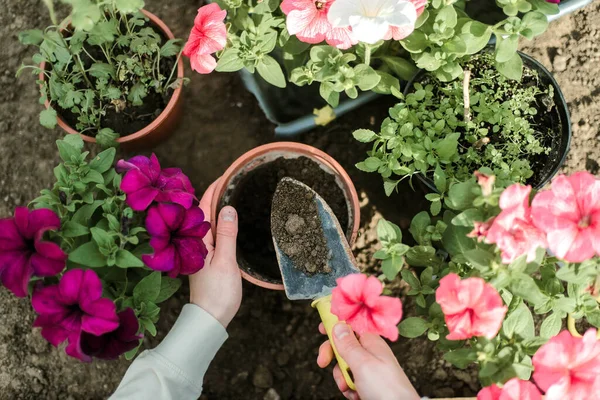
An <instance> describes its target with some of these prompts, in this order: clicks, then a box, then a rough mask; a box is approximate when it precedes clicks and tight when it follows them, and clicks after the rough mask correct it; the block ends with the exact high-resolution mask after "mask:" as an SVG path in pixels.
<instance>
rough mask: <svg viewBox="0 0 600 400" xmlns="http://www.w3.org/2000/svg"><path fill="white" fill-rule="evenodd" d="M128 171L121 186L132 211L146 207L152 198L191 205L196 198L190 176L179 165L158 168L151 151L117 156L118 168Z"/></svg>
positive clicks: (120, 171)
mask: <svg viewBox="0 0 600 400" xmlns="http://www.w3.org/2000/svg"><path fill="white" fill-rule="evenodd" d="M125 171H126V172H127V173H126V174H125V176H124V177H123V181H122V182H121V190H122V191H123V192H124V193H125V194H126V195H127V204H128V205H129V206H130V207H131V208H133V209H134V210H135V211H144V210H146V209H147V208H148V207H149V206H150V204H152V202H153V201H155V202H157V203H177V204H180V205H182V206H183V207H185V208H190V207H191V206H192V204H193V203H194V200H196V197H195V196H194V188H193V187H192V183H191V182H190V180H189V178H188V177H187V176H185V175H184V174H183V172H181V170H180V169H179V168H165V169H161V168H160V164H159V162H158V159H157V158H156V156H155V155H154V154H152V156H150V158H148V157H144V156H135V157H133V158H132V159H130V160H129V161H124V160H120V161H119V162H118V163H117V172H119V173H122V172H125Z"/></svg>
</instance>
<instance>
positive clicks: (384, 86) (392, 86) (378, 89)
mask: <svg viewBox="0 0 600 400" xmlns="http://www.w3.org/2000/svg"><path fill="white" fill-rule="evenodd" d="M376 72H377V75H379V76H380V78H381V80H380V81H379V83H378V84H377V86H375V87H374V88H373V89H371V90H372V91H373V92H375V93H379V94H392V90H394V91H397V92H399V91H400V81H399V80H398V78H395V77H393V76H392V75H390V74H388V73H386V72H382V71H376Z"/></svg>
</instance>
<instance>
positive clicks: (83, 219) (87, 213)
mask: <svg viewBox="0 0 600 400" xmlns="http://www.w3.org/2000/svg"><path fill="white" fill-rule="evenodd" d="M102 204H104V200H95V201H94V202H93V203H92V204H86V205H84V206H81V207H80V208H79V210H77V211H76V212H75V214H73V218H71V221H74V222H77V223H79V224H82V225H83V224H87V223H88V222H89V219H90V218H92V215H93V214H94V212H95V211H96V210H97V209H98V207H100V206H101V205H102Z"/></svg>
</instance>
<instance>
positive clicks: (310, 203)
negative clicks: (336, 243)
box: [271, 180, 331, 275]
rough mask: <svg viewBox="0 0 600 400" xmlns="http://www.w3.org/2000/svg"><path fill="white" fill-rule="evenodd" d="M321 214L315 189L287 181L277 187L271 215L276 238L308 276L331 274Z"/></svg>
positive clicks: (295, 263) (298, 267) (285, 251)
mask: <svg viewBox="0 0 600 400" xmlns="http://www.w3.org/2000/svg"><path fill="white" fill-rule="evenodd" d="M318 213H319V211H318V209H317V204H316V199H315V196H314V194H312V193H311V192H309V191H307V190H305V189H303V188H302V187H301V186H298V185H296V184H294V183H292V182H290V181H287V180H284V181H281V183H280V184H279V185H278V186H277V190H276V191H275V195H274V196H273V210H272V214H271V229H272V231H273V237H274V238H275V240H276V242H277V245H278V246H279V248H280V249H281V250H282V251H283V252H284V253H285V254H287V255H288V256H289V257H290V259H291V260H292V262H293V263H294V266H295V267H296V268H297V269H299V270H300V271H302V272H304V273H305V274H307V275H314V274H317V273H323V274H328V273H331V268H330V267H329V266H328V265H327V262H328V261H329V252H328V250H327V240H326V239H325V236H324V234H323V228H321V223H320V220H319V215H318ZM306 221H309V223H308V224H307V223H306Z"/></svg>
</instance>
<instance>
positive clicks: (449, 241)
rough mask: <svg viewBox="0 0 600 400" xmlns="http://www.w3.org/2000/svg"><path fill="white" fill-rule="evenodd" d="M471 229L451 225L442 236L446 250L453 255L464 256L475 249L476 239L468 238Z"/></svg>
mask: <svg viewBox="0 0 600 400" xmlns="http://www.w3.org/2000/svg"><path fill="white" fill-rule="evenodd" d="M470 231H471V229H470V228H465V227H462V226H456V225H452V224H450V225H449V226H448V228H446V230H445V231H444V234H443V236H442V244H443V246H444V249H445V250H446V251H447V252H448V253H449V254H450V255H451V256H457V255H460V254H464V253H465V252H467V251H469V250H473V249H474V248H475V245H476V243H475V239H472V238H469V237H467V234H468V233H469V232H470Z"/></svg>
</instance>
